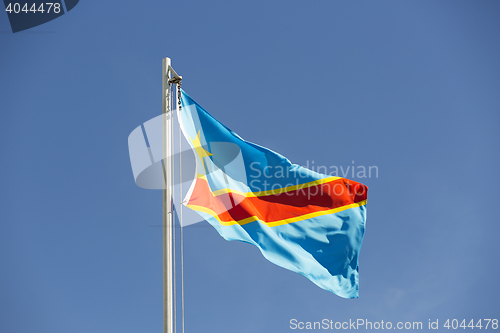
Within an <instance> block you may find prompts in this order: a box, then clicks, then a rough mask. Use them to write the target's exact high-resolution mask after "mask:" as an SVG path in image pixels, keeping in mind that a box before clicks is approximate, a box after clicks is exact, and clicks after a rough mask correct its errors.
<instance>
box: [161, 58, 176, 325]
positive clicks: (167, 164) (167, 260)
mask: <svg viewBox="0 0 500 333" xmlns="http://www.w3.org/2000/svg"><path fill="white" fill-rule="evenodd" d="M170 69H171V61H170V58H164V59H163V80H162V90H163V115H164V117H163V119H164V121H163V167H164V169H163V170H164V180H165V187H164V189H163V332H164V333H174V316H173V308H174V307H173V303H174V300H173V288H172V279H173V270H172V260H173V258H172V230H173V219H172V192H171V188H172V169H171V161H172V159H171V156H172V141H171V138H172V135H171V129H172V126H171V122H172V101H171V99H172V98H171V97H172V96H171V93H170V85H171V83H170V82H169V79H170V75H171V73H170Z"/></svg>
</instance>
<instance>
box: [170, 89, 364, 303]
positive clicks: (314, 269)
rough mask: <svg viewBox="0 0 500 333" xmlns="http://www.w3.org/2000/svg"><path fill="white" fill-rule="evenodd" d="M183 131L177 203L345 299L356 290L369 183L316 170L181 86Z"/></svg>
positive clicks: (227, 235)
mask: <svg viewBox="0 0 500 333" xmlns="http://www.w3.org/2000/svg"><path fill="white" fill-rule="evenodd" d="M181 101H182V109H181V110H178V119H179V122H180V126H181V130H182V132H183V135H184V137H185V138H186V140H187V142H189V144H190V146H191V148H192V149H193V151H194V152H195V155H196V177H195V180H194V182H193V183H192V184H191V186H190V188H189V191H188V193H187V195H186V197H185V198H184V200H183V203H184V204H185V205H186V206H187V207H189V208H191V209H193V210H195V211H196V212H198V213H199V214H200V215H201V216H202V217H203V218H204V219H205V220H206V221H208V222H209V223H210V224H211V225H212V226H213V227H214V228H215V229H216V230H217V231H218V232H219V234H220V235H221V236H222V237H224V238H225V239H226V240H239V241H243V242H247V243H250V244H253V245H255V246H256V247H257V248H259V250H260V251H261V253H262V254H263V255H264V257H265V258H267V259H268V260H269V261H271V262H273V263H274V264H276V265H278V266H281V267H283V268H286V269H288V270H291V271H293V272H297V273H299V274H302V275H303V276H305V277H307V278H308V279H309V280H311V281H312V282H314V283H315V284H316V285H318V286H319V287H321V288H323V289H325V290H328V291H331V292H333V293H335V294H337V295H338V296H341V297H344V298H357V297H358V279H359V278H358V277H359V275H358V257H359V252H360V249H361V243H362V241H363V236H364V231H365V221H366V198H367V187H366V186H365V185H363V184H360V183H358V182H355V181H352V180H348V179H345V178H341V177H332V176H329V175H323V174H319V173H316V172H314V171H312V170H309V169H306V168H304V167H301V166H299V165H296V164H292V163H291V162H290V161H289V160H288V159H287V158H285V157H283V156H282V155H280V154H278V153H276V152H274V151H272V150H270V149H267V148H264V147H262V146H259V145H257V144H254V143H251V142H248V141H245V140H243V139H242V138H241V137H240V136H239V135H237V134H236V133H235V132H233V131H232V130H230V129H229V128H227V127H226V126H224V125H223V124H222V123H220V122H219V121H217V120H216V119H215V118H214V117H213V116H211V115H210V114H209V113H208V112H207V111H205V110H204V109H203V108H202V107H201V106H200V105H199V104H197V103H196V102H195V101H194V100H193V99H192V98H191V97H190V96H189V95H187V94H186V93H185V92H184V91H183V90H181Z"/></svg>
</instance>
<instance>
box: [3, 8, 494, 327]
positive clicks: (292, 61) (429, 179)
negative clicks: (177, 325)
mask: <svg viewBox="0 0 500 333" xmlns="http://www.w3.org/2000/svg"><path fill="white" fill-rule="evenodd" d="M499 14H500V2H498V1H461V0H458V1H356V2H352V1H333V0H314V1H246V2H241V1H153V2H143V1H95V0H94V1H91V0H86V1H83V0H82V1H80V3H79V4H78V5H77V6H76V7H75V8H74V9H73V10H72V11H71V12H69V13H68V14H66V15H63V16H62V17H60V18H58V19H56V20H54V21H51V22H49V23H46V24H44V25H41V26H39V27H36V28H33V29H30V30H27V31H25V32H20V33H16V34H12V33H11V32H10V26H9V23H8V20H7V15H6V13H0V43H1V48H0V60H1V62H0V111H1V113H0V115H1V131H0V138H1V140H0V142H1V144H0V152H1V156H2V163H1V164H0V171H1V175H2V181H1V184H2V185H1V187H0V198H1V202H2V204H1V207H2V209H1V210H0V332H2V333H3V332H6V333H18V332H19V333H24V332H26V333H32V332H37V333H44V332H47V333H67V332H72V333H83V332H92V333H100V332H124V333H125V332H127V333H128V332H161V331H162V320H163V319H162V238H161V227H160V226H161V221H162V207H161V192H159V191H152V190H144V189H141V188H139V187H137V186H136V185H135V183H134V180H133V176H132V170H131V167H130V160H129V156H128V147H127V138H128V135H129V134H130V132H131V131H132V130H133V129H134V128H136V127H137V126H139V125H140V124H141V123H143V122H145V121H147V120H149V119H151V118H153V117H155V116H157V115H159V114H160V113H161V59H162V58H163V57H166V56H168V57H170V58H172V62H173V65H174V68H175V69H176V71H177V72H178V73H179V74H180V75H182V76H183V78H184V80H183V88H184V89H185V90H186V92H187V93H189V94H190V95H191V96H192V97H193V98H194V99H195V100H196V101H197V102H199V103H200V104H201V105H203V106H204V107H205V108H206V109H207V110H208V111H209V112H211V113H212V114H213V115H214V116H215V117H216V118H217V119H219V120H220V121H221V122H223V123H224V124H226V125H227V126H229V127H230V128H231V129H233V130H234V131H235V132H237V133H238V134H239V135H241V136H242V137H243V138H245V139H246V140H249V141H252V142H255V143H258V144H261V145H263V146H266V147H269V148H271V149H273V150H275V151H277V152H279V153H281V154H282V155H284V156H286V157H288V158H289V159H290V160H291V161H292V162H294V163H298V164H301V165H306V163H307V162H308V161H309V163H311V161H313V160H314V163H315V165H325V166H331V165H335V166H343V167H344V168H346V167H347V166H350V165H352V164H353V162H352V161H354V163H355V165H365V166H377V167H378V170H379V175H378V177H373V176H372V178H368V179H358V178H356V177H355V178H353V179H354V180H357V181H361V182H363V183H364V184H366V185H368V186H369V196H368V220H367V229H366V234H365V240H364V243H363V247H362V251H361V256H360V298H359V299H355V300H346V299H342V298H340V297H337V296H335V295H333V294H331V293H329V292H327V291H324V290H322V289H320V288H318V287H317V286H315V285H314V284H313V283H311V282H310V281H308V280H307V279H306V278H304V277H302V276H300V275H299V274H295V273H292V272H289V271H286V270H284V269H282V268H280V267H278V266H275V265H273V264H271V263H270V262H268V261H267V260H265V259H264V258H263V257H262V255H261V254H260V253H259V251H258V250H257V249H256V248H254V247H253V246H251V245H247V244H243V243H239V242H227V241H225V240H224V239H222V237H220V236H219V235H218V234H217V232H216V231H215V230H214V229H212V228H211V227H210V226H209V225H208V224H207V223H203V224H197V225H195V226H192V227H188V228H186V229H185V234H184V236H185V288H186V303H185V308H186V332H221V333H226V332H228V333H233V332H252V333H253V332H292V331H293V330H291V329H290V325H289V321H290V319H293V318H296V319H297V320H299V321H318V320H322V319H325V318H326V319H329V320H334V321H340V322H343V321H349V319H351V320H356V319H358V318H361V319H367V320H371V321H381V320H384V321H385V322H386V321H392V322H394V323H396V322H398V321H402V322H406V321H412V322H413V321H421V322H423V323H424V327H425V325H427V323H428V320H429V319H431V320H433V321H435V320H436V319H439V321H440V325H442V323H443V322H444V321H445V320H446V319H447V318H450V319H453V318H456V319H459V320H460V321H461V320H462V319H466V320H467V322H469V321H470V320H471V319H474V320H475V321H477V320H478V319H480V318H497V319H500V318H499V317H500V311H499V310H500V301H499V300H500V287H499V286H498V281H500V267H499V261H498V255H499V254H500V253H499V252H500V242H499V241H498V235H499V233H500V223H499V222H500V221H499V218H498V213H497V207H498V204H497V203H496V202H497V200H496V199H495V198H496V189H497V188H498V187H499V185H500V177H499V173H498V170H499V167H500V159H499V154H498V148H499V143H500V140H499V139H500V134H499V133H500V131H499V124H500V112H499V111H500V61H499V59H500V20H499V19H498V18H499ZM350 178H352V177H350ZM462 330H463V329H462ZM483 330H484V328H483ZM295 331H297V330H295Z"/></svg>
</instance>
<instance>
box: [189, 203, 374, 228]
mask: <svg viewBox="0 0 500 333" xmlns="http://www.w3.org/2000/svg"><path fill="white" fill-rule="evenodd" d="M364 205H366V200H363V201H360V202H356V203H353V204H350V205H345V206H342V207H337V208H333V209H329V210H323V211H320V212H313V213H309V214H304V215H302V216H297V217H292V218H289V219H284V220H279V221H274V222H267V223H266V222H265V221H262V222H263V223H264V225H266V226H268V227H277V226H280V225H284V224H290V223H294V222H299V221H303V220H307V219H311V218H313V217H317V216H323V215H329V214H335V213H338V212H342V211H344V210H347V209H350V208H354V207H360V206H364ZM187 207H189V208H191V209H193V210H196V211H200V212H204V213H207V214H209V215H211V216H213V217H214V218H215V219H217V221H219V223H220V224H222V225H224V226H231V225H235V224H239V225H245V224H248V223H251V222H254V221H258V220H259V218H258V217H257V216H250V217H247V218H246V219H243V220H240V221H234V220H233V221H222V220H221V219H220V218H219V216H218V215H217V214H216V213H215V212H214V211H213V210H211V209H209V208H206V207H203V206H197V205H187Z"/></svg>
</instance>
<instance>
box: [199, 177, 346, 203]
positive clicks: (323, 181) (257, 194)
mask: <svg viewBox="0 0 500 333" xmlns="http://www.w3.org/2000/svg"><path fill="white" fill-rule="evenodd" d="M197 178H201V179H204V180H206V181H207V182H208V180H207V177H206V176H205V175H202V174H198V175H197ZM337 179H342V177H333V176H332V177H327V178H323V179H318V180H314V181H312V182H309V183H304V184H299V185H292V186H287V187H282V188H278V189H275V190H270V191H260V192H247V193H244V192H240V191H237V190H232V189H230V188H224V189H222V190H217V191H213V192H212V194H213V195H214V196H215V197H217V196H219V195H222V194H226V193H234V194H239V195H242V196H244V197H247V198H250V197H264V196H268V195H275V194H281V193H286V192H291V191H295V190H302V189H306V188H309V187H312V186H316V185H321V184H326V183H330V182H332V181H334V180H337Z"/></svg>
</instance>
